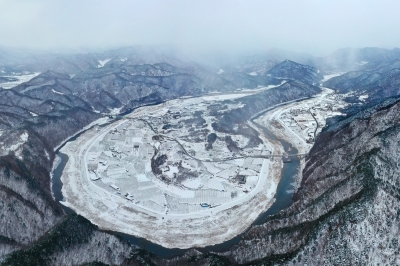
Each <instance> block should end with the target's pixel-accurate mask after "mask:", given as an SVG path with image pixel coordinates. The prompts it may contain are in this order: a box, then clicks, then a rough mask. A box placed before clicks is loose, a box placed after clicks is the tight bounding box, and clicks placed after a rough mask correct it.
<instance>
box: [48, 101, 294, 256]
mask: <svg viewBox="0 0 400 266" xmlns="http://www.w3.org/2000/svg"><path fill="white" fill-rule="evenodd" d="M273 109H274V108H273ZM271 110H272V109H269V110H268V111H271ZM264 113H265V112H263V113H260V114H259V115H257V116H256V117H254V118H253V119H252V120H255V119H256V118H258V117H259V116H261V115H263V114H264ZM253 123H254V124H256V125H257V127H259V128H260V129H262V130H263V132H264V134H265V135H267V136H268V138H271V139H274V140H277V141H279V142H280V143H281V144H282V146H283V148H284V150H285V152H287V153H288V154H297V153H298V151H297V149H296V148H294V147H293V146H292V145H291V144H290V143H288V142H286V141H284V140H281V139H278V138H277V137H276V136H275V135H274V134H273V133H272V132H270V131H269V130H268V129H267V128H265V127H263V126H261V125H259V124H257V123H256V122H254V121H253ZM82 133H84V132H81V133H79V134H78V135H77V136H75V137H73V138H71V139H69V140H68V141H74V140H75V139H76V138H77V137H78V136H79V135H80V134H82ZM57 156H59V158H60V163H59V164H58V165H57V167H55V169H54V170H53V178H52V182H53V183H52V189H53V193H54V197H55V199H56V200H57V201H63V194H62V182H61V175H62V173H63V170H64V168H65V165H66V164H67V162H68V156H67V155H66V154H63V153H61V152H59V151H57ZM299 167H300V161H299V160H298V159H294V158H293V159H292V162H291V163H285V164H284V165H283V169H282V178H281V180H280V182H279V184H278V187H277V191H276V194H275V202H274V203H273V204H272V206H271V207H270V208H269V209H268V210H267V211H266V212H264V213H262V214H261V215H260V216H259V217H258V218H257V219H256V220H255V221H254V222H253V224H252V226H253V225H260V224H262V223H263V222H264V221H265V219H266V217H267V216H269V215H272V214H275V213H278V212H279V211H281V210H282V209H285V208H287V207H288V206H290V204H291V203H292V197H293V189H294V187H293V186H294V185H293V184H295V182H296V176H297V174H298V171H299ZM63 208H64V210H65V211H66V213H68V214H72V213H74V211H73V210H71V209H69V208H67V207H65V206H64V207H63ZM109 233H112V234H114V235H117V236H120V237H122V238H124V239H126V240H128V241H129V242H130V243H132V244H134V245H136V246H139V247H140V248H142V249H145V250H147V251H149V252H152V253H154V254H155V255H157V256H159V257H161V258H171V257H174V256H178V255H183V254H184V253H185V252H187V251H188V250H189V249H169V248H165V247H163V246H160V245H157V244H154V243H152V242H150V241H148V240H146V239H143V238H139V237H135V236H132V235H127V234H124V233H120V232H109ZM244 234H245V232H243V233H241V234H239V235H237V236H236V237H234V238H232V239H231V240H228V241H225V242H223V243H220V244H216V245H213V246H207V247H204V248H196V249H197V250H199V251H202V252H207V251H213V252H223V251H227V250H229V249H230V248H231V247H232V246H234V245H236V244H238V243H239V241H240V240H241V239H242V236H243V235H244Z"/></svg>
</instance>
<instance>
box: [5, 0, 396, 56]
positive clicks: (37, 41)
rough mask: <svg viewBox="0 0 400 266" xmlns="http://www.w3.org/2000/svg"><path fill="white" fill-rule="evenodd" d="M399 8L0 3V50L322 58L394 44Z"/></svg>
mask: <svg viewBox="0 0 400 266" xmlns="http://www.w3.org/2000/svg"><path fill="white" fill-rule="evenodd" d="M399 10H400V1H396V0H379V1H378V0H376V1H370V0H358V1H357V0H332V1H322V0H320V1H316V0H309V1H306V0H292V1H289V0H274V1H272V0H271V1H267V0H264V1H262V0H258V1H255V0H242V1H239V0H230V1H228V0H224V1H222V0H221V1H220V0H210V1H209V0H181V1H178V0H107V1H106V0H79V1H78V0H0V36H1V37H0V45H4V46H14V47H30V48H39V49H48V48H51V49H55V48H74V49H76V48H81V47H91V48H114V47H119V46H127V45H137V44H139V45H142V44H145V45H147V44H151V45H158V44H172V45H186V46H191V47H195V48H199V49H212V48H219V49H227V50H231V51H236V50H241V49H265V50H268V49H270V48H273V47H277V48H282V49H288V50H292V51H300V52H309V53H311V54H317V55H323V54H326V53H330V52H332V51H333V50H335V49H336V48H340V47H365V46H380V47H385V48H392V47H397V46H399V44H400V34H399V32H398V30H399V29H400V15H399Z"/></svg>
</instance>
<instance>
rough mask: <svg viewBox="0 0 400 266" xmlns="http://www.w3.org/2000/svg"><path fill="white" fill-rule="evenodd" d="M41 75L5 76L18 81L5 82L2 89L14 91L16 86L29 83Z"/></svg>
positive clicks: (0, 85) (0, 84) (1, 85)
mask: <svg viewBox="0 0 400 266" xmlns="http://www.w3.org/2000/svg"><path fill="white" fill-rule="evenodd" d="M39 74H40V73H39V72H37V73H33V74H27V75H13V76H3V77H5V78H13V79H17V80H16V81H10V82H4V83H0V87H2V88H3V89H6V90H8V89H12V88H14V87H15V86H18V85H19V84H21V83H24V82H27V81H29V80H31V79H33V78H34V77H36V76H38V75H39Z"/></svg>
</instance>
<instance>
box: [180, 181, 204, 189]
mask: <svg viewBox="0 0 400 266" xmlns="http://www.w3.org/2000/svg"><path fill="white" fill-rule="evenodd" d="M201 184H202V183H201V181H200V180H199V179H191V180H186V181H184V182H182V185H184V186H185V187H187V188H194V189H197V188H199V187H200V186H201Z"/></svg>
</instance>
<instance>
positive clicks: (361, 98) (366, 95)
mask: <svg viewBox="0 0 400 266" xmlns="http://www.w3.org/2000/svg"><path fill="white" fill-rule="evenodd" d="M368 97H369V96H368V94H364V95H360V96H359V97H358V99H359V100H360V101H365V100H366V99H368Z"/></svg>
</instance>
